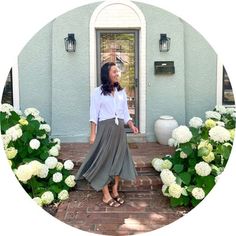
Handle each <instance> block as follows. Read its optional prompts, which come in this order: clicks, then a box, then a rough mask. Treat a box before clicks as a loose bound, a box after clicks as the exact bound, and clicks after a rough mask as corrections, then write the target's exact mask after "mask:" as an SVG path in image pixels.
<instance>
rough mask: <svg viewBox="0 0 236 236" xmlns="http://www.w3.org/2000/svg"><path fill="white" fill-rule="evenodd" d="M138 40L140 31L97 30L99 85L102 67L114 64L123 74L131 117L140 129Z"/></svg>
mask: <svg viewBox="0 0 236 236" xmlns="http://www.w3.org/2000/svg"><path fill="white" fill-rule="evenodd" d="M138 38H139V37H138V30H97V84H98V85H99V84H101V81H100V69H101V66H102V65H103V64H105V63H106V62H114V63H115V64H116V65H117V67H118V68H119V69H120V72H121V80H120V83H121V86H122V87H123V88H126V93H127V99H128V101H127V102H128V109H129V113H130V116H131V117H132V119H133V121H134V123H135V125H136V126H137V127H138V128H139V119H138V117H139V114H138V113H139V109H138V107H139V106H138V104H139V102H138V97H139V96H138V93H139V91H138V64H139V63H138ZM125 128H126V131H127V132H130V130H129V128H128V126H126V127H125Z"/></svg>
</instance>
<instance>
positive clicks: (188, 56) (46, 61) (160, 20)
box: [19, 2, 216, 142]
mask: <svg viewBox="0 0 236 236" xmlns="http://www.w3.org/2000/svg"><path fill="white" fill-rule="evenodd" d="M99 4H100V3H93V4H89V5H86V6H82V7H79V8H76V9H74V10H72V11H70V12H67V13H65V14H64V15H61V16H59V17H57V18H56V19H54V20H53V21H52V22H50V23H49V24H48V25H46V26H45V27H44V28H43V29H42V30H40V31H39V32H38V33H37V34H36V35H35V36H34V37H33V38H32V39H31V40H30V41H29V43H28V44H27V45H26V46H25V48H24V49H23V50H22V52H21V53H20V55H19V80H20V108H21V109H22V110H23V109H25V108H27V107H36V108H37V109H39V110H40V112H41V115H42V116H43V117H44V118H45V120H46V121H47V122H48V123H49V124H50V125H51V127H52V136H53V137H59V138H61V140H62V141H64V142H77V141H79V142H87V141H88V135H89V122H88V120H89V100H90V84H89V69H90V67H89V66H90V65H89V57H90V55H89V22H90V17H91V15H92V13H93V11H94V10H95V8H96V7H97V6H98V5H99ZM135 4H136V5H137V6H138V7H139V8H140V10H141V11H142V12H143V14H144V16H145V19H146V27H147V28H146V31H147V35H146V40H147V41H146V45H147V48H146V57H147V58H146V59H147V62H146V78H147V83H146V94H147V97H146V136H147V140H148V141H155V136H154V128H153V127H154V123H155V120H156V119H158V118H159V117H160V116H161V115H173V116H174V117H175V118H176V120H177V121H178V123H179V124H185V123H186V122H188V120H189V119H190V118H191V117H192V116H200V117H204V112H205V111H206V110H208V109H212V108H213V107H214V105H215V103H216V54H215V52H214V50H213V49H212V48H211V47H210V46H209V45H208V43H207V42H206V40H205V39H204V38H203V37H202V36H201V35H199V33H198V32H196V31H195V30H194V29H193V28H192V27H191V26H189V25H188V24H187V23H186V22H183V21H182V20H181V19H180V18H178V17H177V16H174V15H173V14H171V13H169V12H166V11H164V10H162V9H159V8H157V7H154V6H151V5H147V4H144V3H140V2H135ZM68 33H75V38H76V40H77V48H76V52H75V53H68V52H66V51H65V48H64V38H65V37H66V36H67V34H68ZM161 33H167V35H168V37H170V38H171V49H170V51H169V52H167V53H164V52H163V53H160V52H159V38H160V34H161ZM159 60H163V61H165V60H167V61H168V60H170V61H174V62H175V70H176V72H175V74H173V75H155V74H154V61H159ZM204 60H207V63H204Z"/></svg>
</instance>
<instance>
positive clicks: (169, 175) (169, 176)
mask: <svg viewBox="0 0 236 236" xmlns="http://www.w3.org/2000/svg"><path fill="white" fill-rule="evenodd" d="M160 177H161V180H162V182H163V183H164V184H165V185H167V186H170V185H171V184H173V183H175V181H176V177H175V176H174V174H173V172H172V171H170V170H168V169H164V170H162V171H161V174H160Z"/></svg>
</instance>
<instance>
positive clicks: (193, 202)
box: [191, 198, 201, 207]
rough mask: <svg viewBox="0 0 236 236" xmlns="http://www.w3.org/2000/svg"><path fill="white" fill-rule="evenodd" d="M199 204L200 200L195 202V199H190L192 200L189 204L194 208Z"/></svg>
mask: <svg viewBox="0 0 236 236" xmlns="http://www.w3.org/2000/svg"><path fill="white" fill-rule="evenodd" d="M200 202H201V200H197V199H195V198H192V199H191V203H192V205H193V206H194V207H195V206H197V205H198V204H199V203H200Z"/></svg>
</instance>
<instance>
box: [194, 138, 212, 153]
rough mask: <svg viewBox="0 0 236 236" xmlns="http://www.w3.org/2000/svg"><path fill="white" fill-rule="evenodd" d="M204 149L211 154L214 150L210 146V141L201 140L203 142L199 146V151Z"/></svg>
mask: <svg viewBox="0 0 236 236" xmlns="http://www.w3.org/2000/svg"><path fill="white" fill-rule="evenodd" d="M203 147H205V148H207V149H208V150H209V151H210V152H212V150H213V147H212V145H211V144H210V142H209V140H205V139H201V142H200V144H199V145H198V149H200V148H203Z"/></svg>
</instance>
